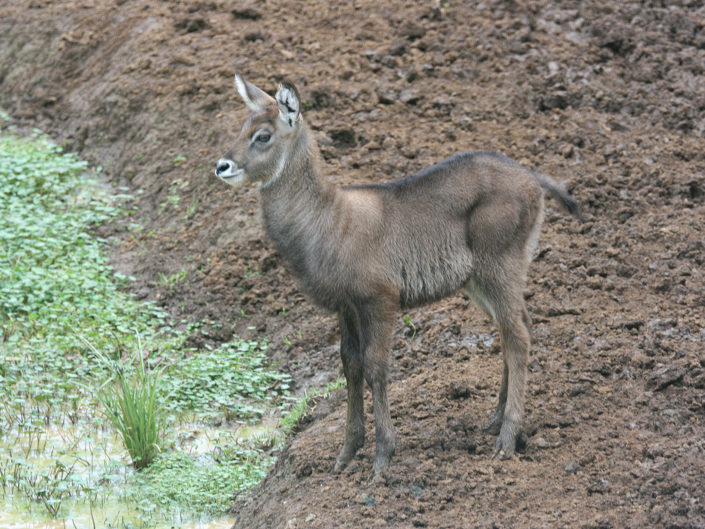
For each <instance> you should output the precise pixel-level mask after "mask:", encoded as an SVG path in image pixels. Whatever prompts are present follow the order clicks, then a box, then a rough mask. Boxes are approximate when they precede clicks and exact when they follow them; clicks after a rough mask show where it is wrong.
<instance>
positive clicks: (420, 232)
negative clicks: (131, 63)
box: [215, 75, 578, 472]
mask: <svg viewBox="0 0 705 529" xmlns="http://www.w3.org/2000/svg"><path fill="white" fill-rule="evenodd" d="M235 85H236V87H237V91H238V92H239V94H240V96H241V97H242V99H243V100H244V101H245V104H246V105H247V107H248V108H249V109H250V111H251V113H250V115H249V117H248V118H247V120H246V121H245V123H244V124H243V126H242V129H241V131H240V134H239V136H238V138H237V141H236V142H235V145H234V146H233V147H232V148H231V149H230V150H229V151H228V152H227V153H226V154H225V156H223V158H221V159H220V160H219V161H218V163H217V165H216V170H215V174H216V176H218V177H219V178H221V179H222V180H223V181H225V182H227V183H228V184H231V185H236V184H240V183H242V182H245V181H256V182H259V189H260V195H261V201H262V210H263V214H264V215H263V216H264V225H265V228H266V231H267V233H268V234H269V237H271V239H272V240H273V241H274V244H275V245H276V247H277V249H278V251H279V253H280V254H281V256H282V257H283V258H284V260H285V261H286V262H287V263H288V265H289V267H290V269H291V271H292V272H293V273H294V275H295V276H296V277H297V278H298V280H299V281H300V285H301V287H302V288H303V290H304V291H305V292H306V293H307V294H308V295H309V296H310V297H311V298H312V299H313V301H314V302H315V303H316V304H318V305H320V306H322V307H324V308H326V309H329V310H331V311H335V312H336V313H337V314H338V317H339V321H340V332H341V340H340V355H341V357H342V361H343V370H344V372H345V377H346V379H347V383H348V387H347V389H348V411H347V420H346V425H345V442H344V444H343V449H342V451H341V452H340V455H339V456H338V458H337V461H336V465H335V468H336V470H340V469H342V468H344V467H345V466H346V465H347V464H348V463H349V462H350V460H351V459H352V458H353V457H354V456H355V453H356V452H357V451H358V450H359V449H360V447H361V446H362V445H363V442H364V437H365V424H364V420H365V419H364V409H363V379H364V380H366V381H367V383H368V384H369V386H370V388H371V390H372V399H373V404H374V406H373V407H374V415H375V436H376V441H377V450H376V461H375V465H374V470H375V472H378V471H379V470H380V469H382V468H384V467H385V466H386V465H388V464H389V461H390V459H391V457H392V455H393V454H394V449H395V446H396V437H395V434H394V428H393V426H392V420H391V417H390V414H389V403H388V398H387V370H388V355H389V347H390V336H391V333H392V329H393V326H394V322H395V318H396V316H395V314H396V312H397V311H398V310H399V309H401V308H409V307H415V306H418V305H422V304H424V303H429V302H432V301H436V300H439V299H441V298H444V297H446V296H449V295H450V294H452V293H454V292H456V291H458V290H462V291H464V292H466V293H467V295H468V296H470V298H472V299H473V300H474V301H475V303H477V305H478V306H479V307H480V308H481V309H482V310H484V311H485V312H486V313H487V314H488V315H489V316H491V317H492V319H493V320H494V321H495V323H496V325H497V326H498V327H499V332H500V336H501V342H502V348H503V350H504V371H503V374H502V385H501V388H500V392H499V404H498V405H497V409H496V411H495V413H494V415H493V417H492V419H491V421H490V423H489V425H488V426H487V429H488V430H489V431H492V432H494V433H496V434H499V436H498V438H497V442H496V444H495V456H499V457H502V458H506V457H510V456H512V455H513V454H514V451H515V447H516V440H517V435H518V433H519V428H520V424H521V419H522V413H523V408H524V393H525V387H526V366H527V357H528V353H529V327H530V319H529V314H528V312H527V310H526V306H525V305H524V298H523V290H524V287H525V285H526V273H527V268H528V266H529V262H530V261H531V258H532V254H533V252H534V250H535V248H536V244H537V240H538V236H539V229H540V227H541V221H542V217H543V192H542V188H543V189H545V190H547V191H548V192H549V193H550V194H551V195H553V196H554V197H556V198H557V199H558V200H559V201H560V202H561V203H562V205H563V206H565V207H566V208H567V209H568V210H569V211H570V212H571V213H573V214H574V215H576V216H578V205H577V203H576V202H575V200H573V198H572V197H570V195H568V194H567V193H566V192H565V191H563V190H562V189H561V188H560V187H559V186H558V185H557V184H556V183H555V182H553V181H552V180H551V179H550V178H548V177H547V176H545V175H542V174H539V173H536V172H534V171H531V170H529V169H526V168H524V167H522V166H521V165H519V164H518V163H516V162H514V161H512V160H511V159H509V158H507V157H506V156H502V155H500V154H495V153H491V152H466V153H461V154H456V155H455V156H451V157H450V158H448V159H447V160H444V161H442V162H441V163H439V164H438V165H434V166H433V167H430V168H428V169H424V170H423V171H421V172H419V173H417V174H414V175H412V176H409V177H406V178H403V179H401V180H397V181H395V182H390V183H386V184H380V185H364V186H352V187H343V188H340V187H336V186H334V185H332V184H331V183H329V182H328V181H326V180H325V179H323V178H322V177H321V175H320V169H319V153H318V148H317V146H316V143H315V141H314V139H313V138H312V135H311V132H310V131H309V129H308V127H307V126H306V124H305V122H304V120H303V118H302V116H301V113H300V108H301V103H300V99H299V94H298V92H297V90H296V88H295V87H294V85H292V84H291V83H288V82H284V83H282V84H281V85H280V86H279V90H278V91H277V94H276V97H275V98H272V97H270V96H269V95H267V94H266V93H265V92H263V91H262V90H260V89H259V88H257V87H256V86H254V85H252V84H250V83H249V82H247V81H245V80H244V79H243V78H242V77H240V76H239V75H236V76H235Z"/></svg>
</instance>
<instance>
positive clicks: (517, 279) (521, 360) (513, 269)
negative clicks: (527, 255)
mask: <svg viewBox="0 0 705 529" xmlns="http://www.w3.org/2000/svg"><path fill="white" fill-rule="evenodd" d="M497 262H498V263H500V264H501V265H500V266H497V268H496V269H495V271H494V273H490V274H482V275H479V276H476V277H474V278H473V279H471V280H470V281H468V283H467V284H466V285H465V289H464V290H465V292H466V293H467V294H468V295H469V296H470V297H471V298H472V299H473V301H474V302H475V303H476V304H477V305H478V306H479V307H480V308H481V309H483V310H484V311H485V312H486V313H487V314H488V315H489V316H490V317H492V319H493V320H494V322H495V323H496V324H497V326H498V327H499V333H500V338H501V342H502V351H503V356H504V362H503V371H502V384H501V386H500V391H499V402H498V403H497V408H496V410H495V412H494V414H493V416H492V419H491V421H490V423H489V425H488V426H487V427H486V431H488V432H490V433H494V434H499V436H498V438H497V442H496V444H495V456H499V457H500V458H509V457H511V456H512V455H514V452H515V450H516V440H517V437H518V435H519V432H520V428H521V420H522V416H523V413H524V394H525V391H526V366H527V362H528V356H529V330H528V328H527V327H528V326H527V323H529V321H530V320H529V315H528V312H527V310H526V306H525V304H524V298H523V287H524V283H525V280H524V278H525V277H526V268H527V266H528V263H527V262H526V260H525V259H524V258H523V256H521V257H519V258H515V259H511V258H506V259H505V260H503V262H502V260H498V261H497Z"/></svg>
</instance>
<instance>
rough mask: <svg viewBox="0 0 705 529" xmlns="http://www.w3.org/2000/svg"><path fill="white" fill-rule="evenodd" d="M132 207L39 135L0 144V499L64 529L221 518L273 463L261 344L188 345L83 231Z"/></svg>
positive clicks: (270, 390) (271, 383)
mask: <svg viewBox="0 0 705 529" xmlns="http://www.w3.org/2000/svg"><path fill="white" fill-rule="evenodd" d="M179 163H181V160H180V161H179ZM127 204H128V201H127V197H125V196H120V195H118V196H115V195H113V196H109V195H108V194H107V193H105V192H104V191H103V190H102V189H101V186H100V183H99V180H98V178H97V175H96V174H95V173H92V172H91V171H89V170H88V169H87V166H86V164H85V163H83V162H81V161H79V160H78V159H77V158H76V157H75V156H73V155H70V154H65V153H62V152H61V149H60V148H59V147H57V146H55V145H53V144H52V143H51V142H49V141H48V140H47V139H45V138H44V137H42V136H41V135H39V134H36V135H35V136H34V137H33V138H31V139H20V138H17V137H14V136H8V137H3V138H0V495H2V496H4V497H5V500H4V501H5V506H8V505H14V506H16V507H15V508H16V509H17V510H18V512H22V513H25V515H26V513H27V512H32V513H36V511H37V509H39V510H40V511H44V513H45V515H48V516H50V517H51V518H59V519H64V520H71V522H67V525H68V526H71V523H72V522H73V523H74V524H75V525H76V526H78V527H93V526H95V524H96V520H97V521H98V522H99V523H103V524H104V525H105V526H110V527H154V526H157V525H159V524H165V525H170V524H171V521H172V520H173V517H174V516H175V514H174V513H178V516H179V519H180V520H182V519H200V518H202V517H204V516H205V517H207V516H214V515H216V514H218V513H221V512H223V511H224V510H225V508H226V507H227V506H228V501H229V499H230V498H232V496H233V494H234V493H236V492H237V491H239V490H241V489H242V488H245V487H250V486H252V485H253V484H255V483H257V482H258V481H259V480H260V479H261V478H262V476H263V475H264V473H265V472H266V470H267V468H268V466H269V465H270V464H271V462H272V457H271V454H270V451H269V450H270V449H271V447H272V446H273V444H274V443H275V441H276V437H277V435H276V433H274V428H275V427H274V426H272V427H270V428H269V429H266V428H265V429H263V430H262V429H260V430H257V429H256V427H255V426H254V425H256V424H258V423H260V422H261V421H262V420H263V419H264V418H267V417H270V416H271V415H272V414H276V413H279V411H278V410H281V409H282V408H286V407H287V406H288V403H289V397H288V396H287V395H288V387H289V386H288V378H287V376H285V375H283V374H281V373H277V372H276V371H274V370H272V369H271V368H270V367H269V366H268V365H267V360H266V355H265V349H266V344H261V343H257V342H254V341H240V340H235V341H233V342H231V343H228V344H225V345H223V346H221V347H219V348H217V349H216V348H208V347H206V348H204V349H202V350H194V349H189V348H187V347H186V346H185V344H186V343H187V338H188V336H189V333H191V332H196V331H197V329H198V324H192V325H191V326H190V327H189V328H188V329H187V330H186V331H183V332H177V331H175V330H174V328H173V327H172V326H171V324H170V322H169V321H168V319H167V317H166V315H165V314H164V313H163V312H162V311H160V310H159V309H158V308H157V307H155V306H153V305H150V304H145V303H139V302H137V301H135V300H134V299H133V298H131V297H130V296H129V295H128V294H126V293H125V291H124V289H123V288H121V287H123V286H124V285H125V283H126V282H127V281H129V280H130V279H129V278H126V277H121V276H120V275H119V274H116V273H114V272H113V271H112V270H111V269H110V266H109V263H108V261H107V258H106V256H105V252H104V250H105V248H104V247H105V241H101V240H99V239H97V238H96V237H95V235H94V234H93V233H92V232H91V230H93V229H94V227H96V226H97V225H99V224H100V223H103V222H105V221H106V220H108V219H110V218H112V217H114V216H116V215H121V214H124V213H125V212H126V210H127ZM185 277H186V272H185V271H184V272H183V273H178V274H175V275H173V276H164V283H165V285H167V286H169V287H171V286H173V285H174V284H175V283H176V282H178V281H182V280H184V278H185ZM101 403H102V405H101ZM216 428H219V429H218V430H215V429H216ZM248 428H251V429H253V430H255V431H258V432H259V437H250V438H248V437H247V436H246V435H243V432H244V431H245V430H246V429H248ZM116 430H117V431H119V436H118V435H117V434H116V433H115V431H116ZM213 431H215V433H213ZM185 432H187V433H185ZM208 432H211V433H208ZM192 439H196V440H198V443H196V441H193V440H192ZM204 439H205V441H204ZM128 458H129V459H131V461H132V462H133V463H134V467H136V468H139V469H140V470H139V471H134V470H133V468H132V465H130V464H129V461H128ZM150 461H151V464H150ZM116 505H118V507H116ZM109 506H112V507H110V508H108V507H109ZM120 506H121V507H120ZM3 515H4V514H3ZM23 516H24V515H23ZM77 520H78V521H77Z"/></svg>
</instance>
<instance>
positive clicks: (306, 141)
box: [260, 123, 337, 276]
mask: <svg viewBox="0 0 705 529" xmlns="http://www.w3.org/2000/svg"><path fill="white" fill-rule="evenodd" d="M300 126H301V129H300V130H299V132H298V134H297V137H296V139H295V141H294V142H293V143H292V144H291V145H289V146H288V147H287V149H285V150H284V152H283V153H282V158H281V159H280V161H279V163H278V166H277V169H276V170H277V171H278V172H279V174H277V173H275V174H274V175H273V177H272V178H270V180H268V181H267V182H266V183H265V184H263V185H262V186H260V195H261V198H262V213H263V218H264V224H265V229H266V230H267V234H268V235H269V237H270V238H271V239H272V240H273V241H274V243H275V245H276V246H277V249H278V250H279V252H280V253H281V255H282V256H285V257H286V259H287V260H288V261H289V263H290V265H291V266H292V267H293V268H294V273H295V274H296V275H299V276H301V275H306V270H305V266H304V265H305V263H304V261H305V256H306V254H307V253H308V252H307V250H310V248H311V245H312V244H315V242H316V241H319V240H320V239H321V238H322V237H325V236H326V234H328V233H329V227H330V225H331V223H332V222H333V210H334V202H335V197H336V194H337V189H336V187H335V186H334V185H332V184H331V183H329V182H327V181H325V180H324V179H323V178H321V175H320V170H319V153H318V147H317V145H316V143H315V141H314V140H313V139H312V138H311V134H310V132H309V131H308V129H307V128H306V126H305V124H303V123H302V124H301V125H300Z"/></svg>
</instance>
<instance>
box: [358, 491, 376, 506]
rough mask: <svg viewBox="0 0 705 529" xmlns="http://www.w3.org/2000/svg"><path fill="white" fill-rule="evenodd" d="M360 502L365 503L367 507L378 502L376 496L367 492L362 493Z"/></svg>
mask: <svg viewBox="0 0 705 529" xmlns="http://www.w3.org/2000/svg"><path fill="white" fill-rule="evenodd" d="M358 502H359V503H360V504H362V505H364V506H365V507H373V506H374V505H375V503H376V501H375V498H374V496H370V495H369V494H367V493H366V492H363V493H362V494H360V496H359V497H358Z"/></svg>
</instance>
